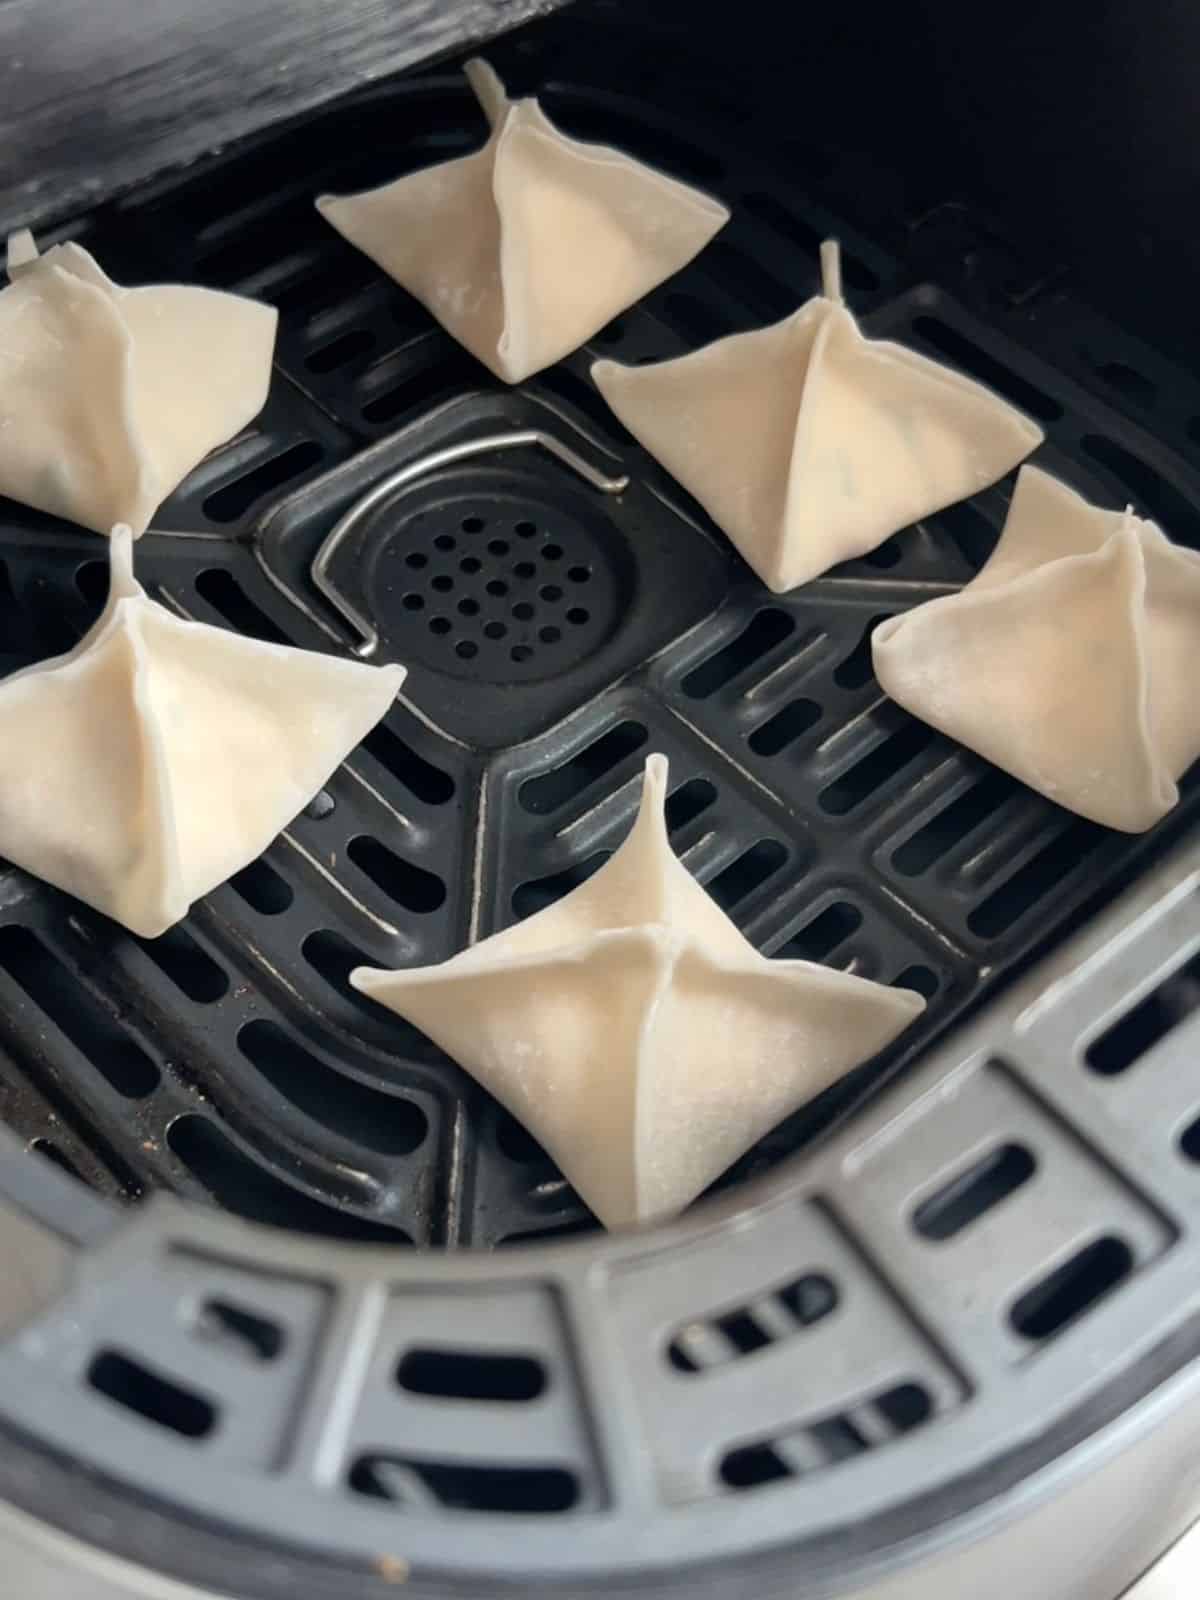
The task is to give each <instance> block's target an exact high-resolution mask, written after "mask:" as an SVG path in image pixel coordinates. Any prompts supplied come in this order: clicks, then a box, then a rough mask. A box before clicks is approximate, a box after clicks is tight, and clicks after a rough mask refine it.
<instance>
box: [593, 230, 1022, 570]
mask: <svg viewBox="0 0 1200 1600" xmlns="http://www.w3.org/2000/svg"><path fill="white" fill-rule="evenodd" d="M821 255H822V263H823V266H824V277H825V282H824V291H825V292H824V294H822V295H818V296H817V297H815V298H814V299H812V300H809V301H807V302H806V304H804V305H803V306H801V307H800V309H799V311H797V312H796V313H795V314H794V315H793V316H790V317H788V318H787V319H786V321H784V322H778V323H776V324H775V325H774V326H773V327H769V328H759V329H757V330H755V331H754V332H751V333H737V334H732V335H731V336H730V337H728V338H725V339H718V340H717V341H716V342H715V343H714V344H710V345H706V346H705V347H704V348H703V349H702V350H696V351H694V352H693V353H692V354H691V355H686V356H680V357H678V358H677V359H676V360H673V361H661V362H657V363H655V364H653V365H649V366H641V367H624V366H621V365H619V364H618V363H617V362H615V361H597V362H596V363H595V365H594V366H593V367H592V377H593V378H594V379H595V382H596V386H597V388H598V389H599V390H600V393H601V394H602V395H603V396H604V398H605V400H607V401H608V403H609V405H610V406H611V407H612V409H613V410H614V411H615V412H616V414H617V416H618V417H619V418H620V420H621V421H622V422H623V423H624V424H625V426H626V427H627V428H628V429H629V431H630V432H631V433H632V434H633V435H634V436H635V437H636V438H637V439H639V440H640V441H641V443H642V444H643V445H644V446H645V447H646V449H647V450H649V452H650V454H651V455H653V456H655V457H657V459H658V460H659V461H661V462H662V464H663V466H664V467H666V469H667V471H668V472H670V473H671V474H672V476H673V477H675V478H677V479H678V480H679V482H680V483H681V484H682V485H683V486H684V488H685V489H687V490H688V491H689V493H691V494H692V495H694V496H695V498H696V499H697V500H699V502H700V504H701V505H702V506H703V507H704V508H705V510H706V511H707V512H708V514H709V515H710V516H711V517H712V519H713V521H714V522H715V523H716V524H717V526H718V527H719V528H721V529H723V530H724V532H725V533H727V534H728V535H729V537H730V539H731V540H732V541H733V543H734V544H735V545H736V546H737V548H738V549H739V550H740V551H741V553H742V556H743V557H744V558H745V560H746V561H747V562H748V563H749V565H750V566H752V567H753V568H754V570H755V572H757V573H758V575H759V577H760V578H761V579H762V581H763V582H764V583H765V584H766V585H767V587H768V588H769V589H772V590H774V592H775V593H776V594H781V593H783V591H784V590H786V589H794V588H795V587H796V586H797V584H801V583H807V582H808V581H809V580H810V579H811V578H816V577H819V576H820V575H821V573H823V572H825V571H827V570H828V569H829V568H830V567H834V566H837V564H838V563H839V562H841V561H849V560H850V559H851V558H852V557H854V556H861V555H865V554H866V553H867V551H868V550H874V549H875V547H876V546H877V545H879V544H882V543H883V541H884V540H885V539H887V538H888V537H889V536H890V535H891V534H893V533H896V532H897V531H898V530H899V529H901V528H904V527H907V526H908V524H909V523H911V522H915V521H916V520H917V519H918V518H919V517H924V516H928V515H929V514H930V512H933V511H937V510H940V509H941V507H942V506H948V505H950V504H952V503H953V502H954V501H955V500H962V499H964V498H965V497H966V496H968V495H972V494H975V493H977V492H978V491H979V490H980V489H983V488H986V487H987V485H988V484H990V483H994V482H995V481H996V479H997V478H1001V477H1003V476H1004V474H1005V473H1006V472H1008V471H1009V470H1010V469H1011V468H1012V467H1015V466H1016V464H1017V462H1018V461H1020V460H1021V458H1022V457H1023V456H1027V455H1028V454H1029V452H1030V451H1031V450H1033V449H1034V448H1035V447H1036V446H1037V445H1038V444H1040V442H1041V439H1042V431H1041V429H1040V428H1039V427H1038V426H1037V425H1036V424H1035V423H1033V422H1031V421H1030V420H1029V419H1028V417H1025V416H1023V415H1022V414H1021V413H1020V412H1019V411H1015V410H1014V409H1013V408H1012V406H1010V405H1008V404H1007V403H1006V402H1005V401H1003V400H1001V399H1000V398H999V397H998V396H997V395H994V394H992V392H991V391H990V390H988V389H985V388H983V387H982V386H981V385H980V384H978V383H975V382H973V381H972V380H971V379H970V378H964V377H962V376H961V375H960V374H959V373H957V372H952V371H950V369H949V368H948V367H943V366H940V365H939V364H938V363H937V362H936V361H930V360H928V359H927V358H926V357H925V356H921V355H918V354H917V353H916V351H914V350H907V349H905V347H904V346H903V345H899V344H892V343H890V342H888V341H885V340H882V339H867V338H865V337H864V335H863V334H862V333H861V332H860V331H859V327H858V324H857V323H856V322H855V320H854V318H853V317H852V316H851V314H850V312H849V311H847V309H846V307H845V306H844V305H843V303H842V298H841V281H840V269H839V265H838V255H837V245H836V244H835V243H833V241H827V242H826V244H824V245H823V246H822V247H821Z"/></svg>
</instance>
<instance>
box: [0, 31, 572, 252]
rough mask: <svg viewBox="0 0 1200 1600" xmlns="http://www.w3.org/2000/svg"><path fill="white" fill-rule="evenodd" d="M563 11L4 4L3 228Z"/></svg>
mask: <svg viewBox="0 0 1200 1600" xmlns="http://www.w3.org/2000/svg"><path fill="white" fill-rule="evenodd" d="M562 4H563V0H0V228H11V227H14V226H17V225H21V224H37V223H40V222H43V221H46V220H48V219H50V218H52V217H56V216H62V215H65V214H67V213H69V212H70V211H72V210H76V209H81V208H83V207H87V206H92V205H95V204H97V203H98V202H99V201H100V200H102V199H104V198H106V197H107V196H109V195H111V194H114V193H117V192H118V191H120V190H122V189H126V188H128V187H129V186H130V185H131V184H134V183H137V182H139V181H141V180H142V179H145V178H147V177H149V176H151V175H152V174H154V173H156V172H159V171H161V170H163V169H165V168H168V167H175V166H179V165H181V164H183V163H186V162H188V161H191V160H194V159H195V158H196V157H197V156H200V155H202V154H204V153H205V152H206V151H208V150H211V149H213V148H215V147H217V146H219V145H223V144H227V143H229V142H230V141H231V140H233V139H237V138H240V137H241V136H242V135H244V134H247V133H250V132H252V131H254V130H255V129H257V128H261V127H264V126H266V125H268V124H269V123H272V122H275V121H278V120H279V119H280V118H281V117H287V116H293V115H295V114H297V113H299V112H302V111H305V110H308V109H310V108H311V107H313V106H316V105H319V104H320V103H321V102H322V101H325V100H328V99H331V98H332V97H333V96H335V95H338V94H341V93H343V92H344V91H345V90H347V89H349V88H352V87H353V86H355V85H357V84H361V83H366V82H369V81H370V80H371V79H373V78H376V77H381V76H383V75H384V74H386V73H390V72H395V71H397V70H398V69H400V68H401V67H405V66H409V65H411V64H413V63H415V62H418V61H422V60H427V59H429V58H430V57H433V56H437V55H442V54H445V53H447V52H449V51H451V50H453V49H456V48H459V47H461V46H463V45H465V44H469V43H472V42H474V41H476V40H485V39H487V38H490V37H492V36H494V35H495V34H497V33H500V32H503V31H505V30H507V29H508V28H511V27H514V26H516V25H517V24H518V23H520V22H525V21H527V20H528V19H529V18H531V17H535V16H538V15H540V14H542V13H544V12H548V11H554V10H556V9H558V7H559V6H560V5H562Z"/></svg>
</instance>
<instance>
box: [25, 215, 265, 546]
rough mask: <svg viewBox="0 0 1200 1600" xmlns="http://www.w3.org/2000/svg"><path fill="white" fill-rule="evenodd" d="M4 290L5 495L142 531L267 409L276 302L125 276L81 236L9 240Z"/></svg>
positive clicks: (86, 522) (101, 529)
mask: <svg viewBox="0 0 1200 1600" xmlns="http://www.w3.org/2000/svg"><path fill="white" fill-rule="evenodd" d="M8 271H9V276H10V278H11V279H12V282H11V283H10V284H9V286H8V288H6V289H4V290H3V291H2V292H0V494H6V495H8V496H9V497H10V498H11V499H13V500H20V501H22V502H23V503H24V504H25V505H30V506H34V507H36V508H37V509H38V510H39V511H48V512H49V513H50V514H51V515H52V516H59V517H65V518H66V519H67V520H68V521H70V522H77V523H79V524H81V526H83V527H85V528H91V529H93V530H94V531H96V532H97V533H107V532H108V530H109V529H110V528H111V527H113V526H114V525H116V524H117V523H122V524H127V525H128V526H129V527H131V528H132V529H133V532H134V534H135V535H137V534H141V533H143V532H144V531H145V529H146V527H147V526H148V525H149V522H150V518H151V517H152V516H153V515H154V512H155V511H156V510H157V509H158V507H159V505H160V504H161V503H162V501H163V500H165V499H166V497H167V496H168V495H169V494H170V493H171V491H172V490H173V489H174V488H175V487H176V486H177V485H178V484H179V482H180V481H181V479H183V478H184V477H185V476H186V475H187V474H188V473H189V472H190V471H191V469H192V468H193V467H194V466H195V465H196V463H197V462H199V461H201V460H202V459H203V458H204V456H206V455H207V454H208V452H209V451H210V450H212V449H213V448H214V447H215V446H216V445H218V444H222V443H223V442H224V441H225V440H226V439H230V438H232V437H233V435H234V434H235V433H238V432H239V431H240V430H241V429H242V428H244V427H245V426H246V424H247V423H248V422H249V421H250V420H251V419H252V418H253V417H255V416H257V414H258V412H259V411H261V410H262V407H263V405H264V403H265V401H266V398H267V389H268V386H269V383H270V378H271V357H272V352H273V350H274V345H275V327H276V323H277V320H278V316H277V313H276V312H275V310H274V308H273V307H271V306H265V305H261V304H259V303H258V302H257V301H255V300H247V299H244V298H243V297H242V296H240V295H233V294H223V293H220V292H219V291H217V290H213V289H200V288H195V287H192V286H189V285H185V284H172V283H167V284H152V285H148V286H146V287H144V288H136V289H124V288H122V287H121V286H120V285H119V284H116V283H113V282H112V280H111V279H110V278H108V277H106V276H105V274H104V273H103V272H102V271H101V269H100V267H99V266H98V265H97V263H96V261H95V260H94V259H93V257H92V256H91V255H89V254H88V252H87V251H86V250H84V249H83V248H82V247H81V246H79V245H77V244H61V245H55V246H53V248H52V249H50V250H48V251H47V252H46V254H45V255H44V256H39V255H38V253H37V249H36V247H35V246H34V243H33V238H32V236H31V235H30V234H28V233H18V234H14V235H13V236H12V238H10V240H9V244H8Z"/></svg>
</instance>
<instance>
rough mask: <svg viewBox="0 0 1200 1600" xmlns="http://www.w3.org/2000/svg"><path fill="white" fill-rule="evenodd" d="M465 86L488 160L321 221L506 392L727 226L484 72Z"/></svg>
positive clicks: (432, 173) (709, 205) (477, 64)
mask: <svg viewBox="0 0 1200 1600" xmlns="http://www.w3.org/2000/svg"><path fill="white" fill-rule="evenodd" d="M466 74H467V78H468V80H469V81H470V84H471V87H472V88H473V89H474V91H475V93H476V95H477V96H478V98H479V101H480V104H481V105H482V106H483V109H484V111H485V113H486V115H487V119H488V122H489V123H490V124H491V128H492V133H491V137H490V138H489V139H488V141H487V143H486V144H485V145H484V147H483V149H482V150H479V151H477V152H476V153H475V154H474V155H470V156H464V157H462V158H461V159H459V160H457V161H446V162H443V163H441V164H440V165H438V166H435V167H426V168H425V169H424V170H423V171H421V172H414V173H411V174H409V175H408V176H407V177H403V178H397V179H396V181H395V182H394V183H388V184H385V185H384V186H383V187H382V188H380V189H371V190H369V191H367V192H366V193H364V194H355V195H345V196H336V195H322V196H321V197H320V199H318V201H317V209H318V211H320V213H321V215H322V216H323V217H324V218H325V220H326V221H327V222H330V223H332V224H333V226H334V227H335V228H336V229H337V230H338V232H339V233H341V234H344V235H345V237H346V238H347V239H349V241H350V243H351V244H353V245H355V246H357V248H358V249H359V250H362V251H363V252H364V253H365V254H366V255H369V256H370V257H371V259H372V261H374V262H376V263H378V265H379V266H381V267H382V268H383V270H384V271H385V272H386V273H388V274H390V276H391V277H393V278H395V280H396V282H397V283H399V284H401V285H402V286H403V287H404V288H405V289H407V290H408V291H409V293H410V294H413V295H415V296H416V297H417V299H418V300H420V301H421V302H422V304H423V305H425V306H427V307H428V309H429V310H430V311H431V312H432V314H433V315H434V316H435V317H436V318H437V319H438V321H439V322H440V323H441V324H442V326H443V327H444V328H445V329H446V330H447V331H448V332H449V333H452V334H453V335H454V337H455V338H456V339H457V340H458V341H459V343H460V344H464V345H465V346H466V347H467V349H468V350H469V351H470V352H471V354H472V355H474V356H476V357H478V359H479V360H480V361H482V362H483V363H484V365H485V366H487V367H490V368H491V370H492V371H493V372H494V373H495V374H496V376H497V377H498V378H502V379H503V380H504V381H505V382H506V383H520V382H521V380H522V379H524V378H527V377H529V375H530V374H531V373H533V372H540V371H541V369H542V368H543V367H548V366H550V365H551V363H553V362H555V361H558V360H560V359H561V357H563V356H565V355H568V354H569V353H570V352H571V351H572V350H575V349H577V348H578V347H579V346H580V345H581V344H583V343H584V341H585V340H587V339H590V338H591V336H592V334H594V333H595V332H596V331H597V329H599V328H602V327H603V326H604V324H605V323H606V322H610V321H611V320H612V318H613V317H615V316H616V315H617V313H618V312H619V311H624V310H625V309H626V307H628V306H631V305H632V304H633V303H634V301H635V300H639V299H641V297H642V296H643V295H644V294H647V293H648V292H649V291H650V290H651V289H653V288H654V287H655V286H656V285H657V284H660V283H662V281H663V280H664V279H665V278H669V277H671V275H672V274H673V273H676V272H678V271H679V269H680V268H681V267H683V266H685V265H686V264H687V262H689V261H690V260H691V259H692V257H693V256H694V255H696V254H697V253H698V252H699V251H700V250H702V249H703V248H704V246H705V245H706V244H707V243H708V241H709V240H710V239H711V238H712V237H713V235H714V234H715V233H716V232H717V231H718V229H720V228H722V227H724V225H725V223H726V222H728V220H729V212H728V211H727V210H726V208H725V207H724V206H723V205H721V204H720V203H719V202H718V201H716V200H712V199H710V198H709V197H708V196H707V195H704V194H701V193H700V192H699V191H698V190H696V189H690V188H688V187H687V186H686V185H685V184H682V183H677V182H676V181H675V179H674V178H668V177H667V176H666V175H665V174H664V173H661V172H656V171H655V170H654V169H653V168H652V167H646V166H643V165H642V163H641V162H640V161H634V160H633V159H632V157H630V156H626V155H622V154H621V152H620V151H619V150H613V149H611V148H610V147H609V146H607V145H600V144H582V143H580V142H579V141H578V140H577V139H568V138H567V137H566V135H565V134H562V133H560V132H559V131H558V129H557V128H556V127H555V126H554V124H553V123H552V122H551V121H550V119H549V118H548V117H547V116H546V115H545V114H544V113H543V111H542V110H541V108H540V107H539V105H538V103H537V101H536V100H532V99H530V100H517V101H510V100H509V99H508V97H507V95H506V94H505V92H504V87H503V85H502V84H501V82H500V80H499V78H497V76H496V74H495V73H494V72H493V71H492V69H491V67H489V66H488V65H487V63H486V62H485V61H470V62H468V63H467V66H466Z"/></svg>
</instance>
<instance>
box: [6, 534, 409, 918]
mask: <svg viewBox="0 0 1200 1600" xmlns="http://www.w3.org/2000/svg"><path fill="white" fill-rule="evenodd" d="M110 552H111V562H112V576H111V582H110V589H109V597H108V604H107V605H106V607H105V609H104V612H103V614H102V615H101V617H100V618H99V620H98V621H97V622H96V624H95V626H94V627H93V628H91V629H90V630H89V632H88V633H87V634H86V635H85V636H84V638H83V639H82V640H81V641H80V643H79V644H78V645H77V646H76V647H75V649H74V650H72V651H70V652H69V654H67V655H65V656H59V657H57V658H55V659H54V660H51V661H44V662H40V663H38V664H37V665H36V666H32V667H27V668H26V669H25V670H24V671H21V672H18V673H15V674H14V675H13V676H12V677H10V678H7V679H6V680H5V681H4V682H3V683H0V743H2V744H3V748H4V752H5V758H4V761H3V763H2V764H0V854H3V855H4V856H6V857H7V858H8V859H9V860H10V861H13V862H15V863H16V864H17V865H18V866H20V867H24V868H25V870H26V871H28V872H32V873H35V874H36V875H37V876H38V877H40V878H44V879H45V880H46V881H47V882H48V883H53V884H55V885H57V887H58V888H60V889H65V890H67V892H68V893H70V894H73V895H76V896H77V897H78V898H79V899H80V900H85V901H86V902H87V903H88V904H89V905H92V906H95V907H96V908H97V910H99V911H103V912H105V913H107V915H109V916H111V917H114V918H115V919H116V920H117V921H118V922H122V923H124V924H125V926H126V927H127V928H130V929H131V930H132V931H133V932H134V933H139V934H142V935H144V936H146V937H148V938H153V937H155V936H157V935H158V934H160V933H162V932H163V931H164V930H165V929H166V928H168V927H170V926H171V924H172V923H174V922H177V921H178V920H179V918H180V917H182V916H183V915H184V913H185V912H186V911H187V909H188V907H189V906H190V905H191V903H192V901H193V900H196V899H198V898H199V897H200V896H201V895H204V894H207V893H208V891H209V890H210V889H213V888H215V887H216V885H217V884H219V883H222V882H223V881H224V880H225V879H226V878H228V877H229V876H230V875H231V874H232V873H234V872H237V871H239V870H240V869H241V868H242V867H244V866H246V865H247V864H248V863H249V862H251V861H253V860H254V859H255V857H256V856H258V855H260V854H261V853H262V851H263V850H264V849H265V848H266V846H267V845H268V844H269V843H270V842H271V840H272V839H273V838H274V837H275V835H276V834H277V833H278V832H279V831H280V829H281V828H283V827H285V826H286V825H287V824H288V823H289V822H290V821H291V820H292V818H293V817H295V815H296V814H297V812H299V811H300V810H301V809H302V808H303V807H304V806H306V805H307V804H308V802H309V801H310V800H311V799H312V797H313V795H314V794H316V793H317V791H318V790H319V789H320V788H321V786H322V784H324V783H325V781H326V780H327V779H328V778H329V776H330V774H331V773H332V772H333V771H334V769H335V768H336V767H337V766H338V765H339V764H340V763H341V762H342V760H343V759H344V758H345V757H346V755H348V754H349V752H350V751H351V750H352V749H353V748H354V746H355V745H356V744H357V743H358V742H359V740H360V739H362V737H363V736H364V735H365V734H366V733H368V732H369V731H370V729H371V728H372V727H374V725H375V724H376V723H377V722H378V721H379V719H380V718H381V717H382V716H383V715H384V713H385V712H386V711H387V709H388V707H389V706H390V705H391V703H392V701H393V699H394V698H395V695H396V692H397V691H398V689H399V687H400V685H401V683H402V682H403V680H404V668H403V667H399V666H389V667H372V666H364V665H362V664H360V663H359V662H356V661H342V660H338V659H336V658H335V657H332V656H325V655H319V654H318V653H316V652H315V651H310V650H299V649H293V648H292V647H290V646H287V645H276V644H264V643H262V642H260V641H259V640H257V639H245V638H242V637H241V636H240V635H238V634H235V633H229V632H227V631H226V630H225V629H223V628H213V627H209V626H207V625H206V624H204V623H199V622H187V621H184V620H182V619H181V618H179V617H176V616H173V615H172V614H171V613H170V612H169V611H167V610H166V609H165V608H164V607H162V606H160V605H158V604H157V603H156V602H154V601H152V600H150V599H149V598H148V597H147V595H146V594H145V592H144V591H143V589H142V587H141V585H140V584H139V583H138V582H137V580H136V579H135V578H134V576H133V568H132V554H131V552H132V535H131V533H130V530H129V529H128V528H122V527H117V528H114V529H113V531H112V538H111V541H110Z"/></svg>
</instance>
